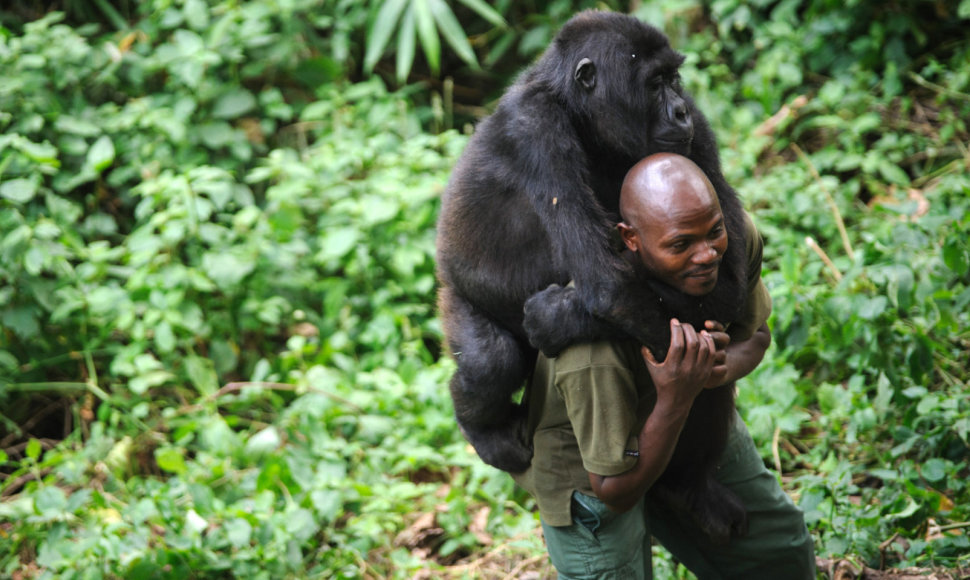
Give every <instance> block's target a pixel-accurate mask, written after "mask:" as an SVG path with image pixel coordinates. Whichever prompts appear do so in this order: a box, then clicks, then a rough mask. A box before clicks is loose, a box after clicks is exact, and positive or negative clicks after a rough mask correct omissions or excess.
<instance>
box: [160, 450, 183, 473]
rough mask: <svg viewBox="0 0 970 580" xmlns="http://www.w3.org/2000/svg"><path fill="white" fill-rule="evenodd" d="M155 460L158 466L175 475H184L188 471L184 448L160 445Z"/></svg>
mask: <svg viewBox="0 0 970 580" xmlns="http://www.w3.org/2000/svg"><path fill="white" fill-rule="evenodd" d="M155 462H156V463H158V467H160V468H161V469H164V470H165V471H167V472H169V473H174V474H175V475H183V474H184V473H185V472H186V471H188V466H186V464H185V458H184V457H182V450H181V449H179V448H177V447H160V448H158V449H156V450H155Z"/></svg>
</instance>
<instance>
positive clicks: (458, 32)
mask: <svg viewBox="0 0 970 580" xmlns="http://www.w3.org/2000/svg"><path fill="white" fill-rule="evenodd" d="M429 3H430V6H431V13H432V14H433V15H434V19H435V22H437V23H438V30H440V31H441V35H442V36H444V37H445V40H446V41H447V42H448V45H449V46H450V47H451V48H452V49H453V50H454V51H455V53H456V54H458V57H459V58H460V59H462V60H463V61H465V62H466V63H468V64H469V65H471V66H472V67H473V68H478V59H477V58H475V51H474V50H472V45H471V43H469V42H468V37H467V35H466V34H465V30H464V29H463V28H462V27H461V24H460V23H459V22H458V19H457V18H455V13H454V12H452V11H451V8H450V7H449V6H448V5H447V4H445V2H444V0H429Z"/></svg>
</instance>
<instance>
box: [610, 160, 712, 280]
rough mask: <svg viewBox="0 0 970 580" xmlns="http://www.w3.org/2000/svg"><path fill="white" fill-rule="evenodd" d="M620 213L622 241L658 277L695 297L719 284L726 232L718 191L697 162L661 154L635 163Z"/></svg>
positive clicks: (624, 193)
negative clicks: (718, 278)
mask: <svg viewBox="0 0 970 580" xmlns="http://www.w3.org/2000/svg"><path fill="white" fill-rule="evenodd" d="M620 214H621V215H622V217H623V222H622V223H620V224H619V225H618V226H617V227H618V228H619V230H620V236H621V237H622V238H623V242H624V243H625V244H626V246H627V247H628V248H629V249H630V250H631V251H633V252H635V253H636V254H637V255H638V256H639V258H640V261H641V262H642V263H643V265H644V266H646V268H647V270H649V271H650V272H651V273H652V274H653V275H654V276H655V277H656V278H658V279H659V280H661V281H663V282H665V283H666V284H668V285H670V286H673V287H675V288H677V289H679V290H681V291H683V292H685V293H687V294H691V295H694V296H699V295H703V294H706V293H708V292H710V291H711V290H712V289H713V288H714V284H715V283H716V282H717V275H718V266H719V264H720V261H721V257H722V256H723V255H724V252H725V251H726V250H727V243H728V239H727V232H726V230H725V227H724V217H723V215H722V213H721V205H720V203H719V201H718V198H717V193H715V191H714V187H713V186H712V185H711V182H710V181H709V180H708V179H707V176H706V175H704V172H703V171H701V169H700V168H699V167H698V166H697V165H695V164H694V162H693V161H691V160H690V159H687V158H686V157H682V156H680V155H675V154H673V153H658V154H656V155H651V156H650V157H647V158H646V159H643V160H642V161H640V162H639V163H637V164H636V165H634V166H633V168H632V169H630V171H629V172H628V173H627V176H626V179H624V181H623V187H622V189H621V191H620Z"/></svg>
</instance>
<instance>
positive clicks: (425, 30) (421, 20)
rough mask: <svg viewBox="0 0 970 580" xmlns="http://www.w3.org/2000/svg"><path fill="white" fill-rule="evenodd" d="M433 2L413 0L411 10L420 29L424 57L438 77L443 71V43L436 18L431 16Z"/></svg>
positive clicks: (419, 38)
mask: <svg viewBox="0 0 970 580" xmlns="http://www.w3.org/2000/svg"><path fill="white" fill-rule="evenodd" d="M430 1H431V0H413V1H412V2H411V7H410V8H411V10H413V11H414V20H415V22H416V24H417V28H418V40H420V41H421V49H422V50H423V51H424V57H425V58H426V59H427V61H428V66H430V67H431V74H433V75H435V76H437V75H438V73H439V71H440V70H441V42H440V41H439V40H438V30H437V28H435V24H434V16H433V15H432V14H431V5H430Z"/></svg>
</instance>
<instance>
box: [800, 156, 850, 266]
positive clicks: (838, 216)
mask: <svg viewBox="0 0 970 580" xmlns="http://www.w3.org/2000/svg"><path fill="white" fill-rule="evenodd" d="M791 146H792V148H793V149H794V150H795V153H797V154H798V156H799V157H800V158H801V160H802V161H803V162H804V163H805V165H807V166H808V170H809V171H810V172H811V173H812V176H813V177H814V178H815V181H816V182H817V183H818V186H819V187H820V188H821V189H822V193H824V194H825V198H826V200H827V201H828V204H829V208H831V210H832V215H833V216H835V225H836V227H837V228H838V229H839V235H840V236H842V245H843V246H844V247H845V253H846V255H848V256H849V259H850V260H852V261H853V262H854V261H855V252H854V251H853V250H852V244H851V243H850V242H849V234H848V232H846V230H845V222H844V221H842V212H840V211H839V206H838V205H836V203H835V198H834V197H832V193H831V192H830V191H829V188H827V187H825V183H824V182H823V181H822V176H821V175H819V172H818V169H816V168H815V164H814V163H812V160H811V159H809V157H808V155H806V154H805V152H804V151H802V148H801V147H799V146H798V144H797V143H792V145H791ZM840 277H841V276H840Z"/></svg>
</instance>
